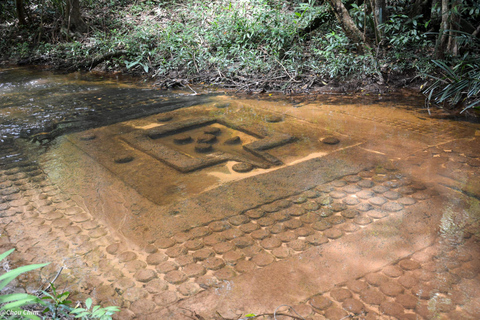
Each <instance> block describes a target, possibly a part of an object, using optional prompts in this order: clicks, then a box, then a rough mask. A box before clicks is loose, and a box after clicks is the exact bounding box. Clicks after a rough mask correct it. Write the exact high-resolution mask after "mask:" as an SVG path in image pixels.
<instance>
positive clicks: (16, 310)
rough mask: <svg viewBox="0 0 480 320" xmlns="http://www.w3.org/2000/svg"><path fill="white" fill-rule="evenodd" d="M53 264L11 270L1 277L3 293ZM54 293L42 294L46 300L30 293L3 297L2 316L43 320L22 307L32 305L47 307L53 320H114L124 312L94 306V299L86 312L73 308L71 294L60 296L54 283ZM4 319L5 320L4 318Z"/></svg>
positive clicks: (64, 293) (51, 285)
mask: <svg viewBox="0 0 480 320" xmlns="http://www.w3.org/2000/svg"><path fill="white" fill-rule="evenodd" d="M14 250H15V249H11V250H9V251H7V252H5V253H3V254H1V255H0V261H1V260H3V259H5V258H6V257H7V256H8V255H10V254H11V253H12V252H13V251H14ZM48 264H49V263H44V264H33V265H29V266H22V267H19V268H16V269H14V270H9V271H7V272H6V273H4V274H2V275H1V276H0V290H3V289H4V288H5V287H6V286H7V285H8V284H9V283H10V282H12V281H13V280H14V279H15V278H16V277H18V276H19V275H21V274H23V273H25V272H29V271H32V270H35V269H39V268H43V267H44V266H46V265H48ZM50 288H51V290H52V292H51V293H49V292H47V291H42V293H43V295H44V296H43V297H42V298H39V297H37V296H35V295H30V294H27V293H12V294H6V295H0V312H2V313H3V314H4V315H11V316H12V317H10V318H8V319H12V320H14V319H25V318H26V319H31V320H41V318H40V317H38V316H37V315H35V312H31V311H26V310H23V309H22V308H21V307H24V306H28V305H40V306H43V307H45V309H44V310H43V313H46V314H47V315H48V318H49V319H53V320H56V319H60V318H61V319H65V318H71V317H74V318H81V319H84V320H86V319H100V320H111V319H112V315H113V314H115V313H116V312H118V311H120V309H119V308H118V307H115V306H109V307H104V308H102V307H100V306H92V299H91V298H88V299H87V300H86V301H85V306H86V308H81V307H79V306H78V305H77V307H75V308H72V307H71V306H70V305H71V303H72V302H71V301H70V300H68V297H69V296H70V293H69V292H68V291H66V292H58V291H57V288H56V287H55V286H54V285H53V283H50ZM2 319H3V318H2Z"/></svg>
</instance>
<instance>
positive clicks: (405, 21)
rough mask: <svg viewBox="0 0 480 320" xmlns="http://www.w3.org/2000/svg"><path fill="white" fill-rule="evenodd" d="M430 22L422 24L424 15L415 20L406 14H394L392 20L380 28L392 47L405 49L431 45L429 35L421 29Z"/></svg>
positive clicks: (416, 17)
mask: <svg viewBox="0 0 480 320" xmlns="http://www.w3.org/2000/svg"><path fill="white" fill-rule="evenodd" d="M428 23H429V22H428V21H427V22H425V23H423V26H422V25H421V24H422V15H418V16H415V17H413V18H410V17H408V16H407V15H404V14H393V15H391V16H390V19H389V20H388V21H387V22H385V23H384V24H383V25H381V26H380V28H381V29H382V31H383V33H384V34H385V36H386V38H387V41H388V43H389V44H390V45H391V46H394V47H396V48H397V49H399V48H405V47H407V46H423V47H426V46H428V45H430V42H429V41H428V39H427V35H426V34H425V33H424V32H423V31H421V28H426V27H427V26H428Z"/></svg>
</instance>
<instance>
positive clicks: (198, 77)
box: [0, 0, 480, 111]
mask: <svg viewBox="0 0 480 320" xmlns="http://www.w3.org/2000/svg"><path fill="white" fill-rule="evenodd" d="M0 12H1V14H0V19H1V23H0V39H1V40H0V50H1V51H0V52H1V58H0V59H1V60H2V61H3V63H4V64H6V63H17V64H27V65H48V66H50V67H52V68H55V69H60V70H65V71H77V70H85V71H88V70H93V69H96V70H103V71H107V72H121V73H127V74H134V75H141V76H143V77H145V78H150V79H155V80H156V82H157V83H158V84H159V85H160V86H163V87H167V88H168V87H172V86H177V85H180V86H181V85H185V84H187V83H194V84H195V83H196V84H199V83H201V84H206V85H216V86H223V87H229V88H234V89H236V90H239V91H247V92H268V91H283V92H285V93H299V92H308V91H312V90H317V91H322V90H324V91H339V92H346V91H348V92H350V91H359V90H367V91H369V92H379V93H381V92H384V91H385V90H389V88H391V87H399V86H414V87H416V88H419V89H421V90H423V92H424V93H425V94H426V96H427V99H428V103H431V104H436V105H439V106H443V107H448V108H457V109H458V110H460V111H464V110H467V109H470V108H475V107H477V106H478V104H480V100H479V99H478V93H479V91H480V83H479V78H480V76H479V75H480V71H479V63H478V61H479V60H478V58H479V53H480V50H479V49H480V46H479V33H480V3H478V2H477V1H473V0H468V1H467V0H453V1H450V0H364V1H362V0H356V1H342V0H325V1H323V2H322V1H315V0H309V1H300V0H291V1H280V0H270V1H268V0H238V1H237V0H233V1H225V0H220V1H214V2H203V1H197V0H184V1H151V0H146V1H140V0H100V1H93V0H7V1H3V2H1V4H0Z"/></svg>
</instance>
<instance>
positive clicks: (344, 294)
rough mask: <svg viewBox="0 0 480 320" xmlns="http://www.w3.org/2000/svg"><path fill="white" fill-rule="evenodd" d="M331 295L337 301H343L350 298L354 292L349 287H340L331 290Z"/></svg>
mask: <svg viewBox="0 0 480 320" xmlns="http://www.w3.org/2000/svg"><path fill="white" fill-rule="evenodd" d="M330 296H331V297H332V298H333V299H335V300H336V301H339V302H342V301H344V300H346V299H348V298H351V297H352V293H351V292H350V291H349V290H347V289H343V288H339V289H333V290H332V291H330Z"/></svg>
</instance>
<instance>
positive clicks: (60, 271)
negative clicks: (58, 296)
mask: <svg viewBox="0 0 480 320" xmlns="http://www.w3.org/2000/svg"><path fill="white" fill-rule="evenodd" d="M62 270H63V267H60V270H58V272H57V274H56V275H55V278H53V280H52V281H50V282H49V283H48V286H47V287H46V288H45V289H42V288H41V287H40V288H39V289H38V290H37V296H39V295H40V294H41V293H42V292H43V291H47V290H48V289H50V287H51V286H52V284H53V283H54V282H55V280H57V279H58V277H59V276H60V273H62Z"/></svg>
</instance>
